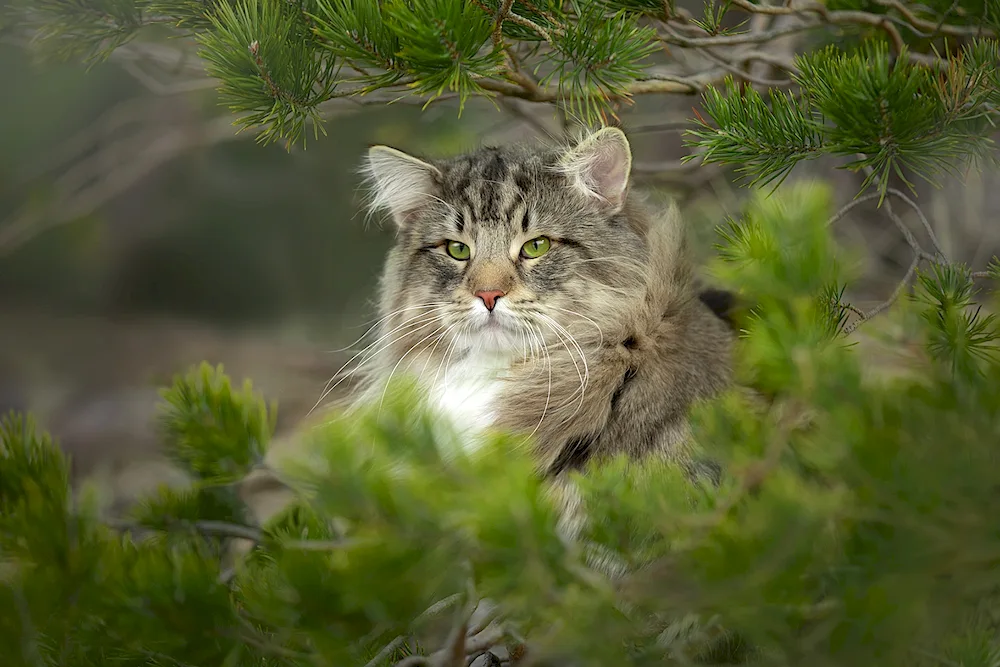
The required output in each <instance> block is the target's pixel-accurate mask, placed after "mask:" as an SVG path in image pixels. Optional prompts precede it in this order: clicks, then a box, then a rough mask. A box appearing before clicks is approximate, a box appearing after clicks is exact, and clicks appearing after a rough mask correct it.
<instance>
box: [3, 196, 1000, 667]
mask: <svg viewBox="0 0 1000 667" xmlns="http://www.w3.org/2000/svg"><path fill="white" fill-rule="evenodd" d="M830 204H831V197H830V193H829V191H828V190H827V189H825V188H822V187H819V186H817V185H811V184H806V185H800V186H797V187H795V188H790V189H784V188H783V189H779V190H778V192H777V194H776V196H772V197H767V196H764V195H763V194H761V195H759V196H758V197H756V198H755V199H754V200H753V201H752V202H751V203H750V204H749V206H748V208H747V210H746V212H745V214H744V215H743V216H742V218H741V219H740V220H738V221H737V220H733V221H730V222H729V223H728V224H727V225H726V226H724V227H723V228H722V229H721V230H720V232H721V234H720V259H719V260H718V262H717V263H716V264H715V265H714V266H713V267H712V269H713V272H714V274H715V276H716V278H717V279H718V280H719V281H720V282H722V283H723V284H726V285H728V286H730V287H734V288H738V289H744V290H746V291H748V292H751V293H753V294H754V295H755V302H756V304H757V306H756V308H755V309H754V311H753V313H752V314H751V315H750V316H749V317H748V318H746V320H745V321H744V322H743V323H742V326H743V329H744V335H743V336H742V337H741V340H740V343H739V351H738V354H737V358H738V359H739V373H740V377H741V378H742V379H743V380H744V382H745V383H748V384H750V385H752V386H754V387H756V388H757V390H758V395H757V396H756V397H755V396H752V395H750V394H748V393H746V392H743V391H736V390H734V391H732V392H730V393H727V394H726V395H723V396H721V397H719V399H717V400H715V401H711V402H708V403H706V404H704V405H702V406H700V407H699V408H698V410H697V411H696V414H695V415H694V422H693V427H694V434H695V441H696V442H697V443H699V445H701V446H702V448H703V449H704V450H705V453H707V454H710V455H711V456H712V457H713V458H714V459H716V460H717V461H719V462H720V463H722V464H723V468H724V471H725V473H724V475H723V478H722V481H721V483H720V484H719V486H718V487H710V486H701V485H694V484H693V483H692V482H691V481H690V480H689V478H688V476H687V475H686V474H685V473H684V471H683V470H681V469H679V468H678V467H677V466H676V465H675V464H673V463H669V462H644V463H641V464H639V463H636V462H630V461H626V460H623V459H621V460H612V461H609V462H605V463H604V464H601V465H597V466H595V467H593V468H592V469H591V470H588V471H587V472H586V473H585V474H578V475H575V476H574V477H573V478H571V480H570V481H572V484H573V489H574V493H575V494H576V497H577V499H578V501H579V506H578V507H579V510H578V512H577V513H576V514H571V515H564V514H563V508H564V505H563V504H562V503H561V502H560V501H559V499H558V498H559V496H558V494H557V493H553V492H554V491H556V489H553V488H551V487H550V485H549V483H548V482H545V481H543V480H541V479H539V477H538V476H537V474H536V471H535V467H534V463H533V461H532V460H531V457H530V455H529V452H530V449H528V448H526V447H525V446H524V442H523V441H522V439H521V438H518V437H513V436H505V435H503V434H496V435H495V437H493V438H492V439H491V441H490V442H488V443H486V444H485V445H484V446H483V447H482V448H481V449H479V450H477V451H475V452H466V451H465V450H463V449H462V448H461V447H456V444H457V442H456V437H455V435H454V434H453V433H450V432H449V431H448V430H447V427H446V426H445V425H443V424H442V423H441V422H440V420H439V419H437V416H436V415H431V414H426V413H423V412H420V411H415V410H414V409H413V408H412V406H413V405H415V404H416V401H414V400H413V399H414V397H413V396H412V393H411V392H412V391H415V390H414V389H413V388H412V387H409V386H407V385H403V386H401V387H400V388H399V389H398V391H392V392H389V394H388V395H387V397H386V400H385V403H384V404H383V405H381V406H378V405H373V406H372V407H371V408H370V409H369V410H367V411H363V412H360V413H357V414H353V415H351V416H350V417H348V416H346V415H344V416H337V417H334V418H332V419H331V420H330V421H328V422H327V423H324V424H322V425H320V426H318V427H316V428H314V429H312V430H310V431H308V432H307V433H306V434H305V435H304V438H305V440H304V442H303V443H302V450H301V451H300V452H299V454H298V455H297V456H296V457H294V458H292V459H290V462H289V463H288V464H287V465H286V466H284V467H283V470H282V478H283V479H285V480H286V481H287V482H288V484H289V485H290V487H291V489H292V491H293V494H292V496H293V500H292V501H291V503H290V504H289V505H288V506H287V507H285V508H284V509H283V510H282V511H280V512H278V513H277V514H276V515H274V516H273V517H271V518H270V519H268V520H267V522H266V523H264V524H263V525H258V524H257V523H256V521H255V519H254V517H253V516H251V515H250V513H249V511H248V510H247V508H246V507H244V506H243V505H242V501H241V500H240V498H239V496H238V495H237V494H236V493H235V492H234V488H235V487H234V485H233V484H232V482H233V481H234V480H236V479H237V478H239V477H241V476H242V475H245V474H246V473H247V472H248V471H249V469H250V467H251V466H252V465H253V464H254V463H256V462H258V461H260V460H261V457H262V456H263V454H265V453H266V446H267V442H268V435H269V433H270V424H271V423H272V419H273V411H269V410H268V409H267V408H266V406H265V405H264V403H263V401H262V400H261V399H260V398H259V397H257V396H255V395H254V394H253V392H252V391H251V389H250V388H249V387H247V388H246V389H245V390H244V391H243V392H234V391H233V390H232V389H231V387H230V385H229V382H228V380H227V379H226V378H225V376H224V375H223V373H222V370H221V369H212V368H210V367H208V366H203V367H202V368H200V369H196V370H195V371H193V372H192V373H191V374H190V375H188V376H186V377H183V378H178V379H177V380H176V381H175V383H174V385H173V387H172V388H170V389H168V390H167V391H166V392H165V393H164V412H163V416H162V419H163V426H164V428H163V429H162V434H163V439H164V446H165V447H166V448H167V450H168V451H170V452H172V453H173V455H174V457H175V459H176V460H177V461H178V462H179V463H181V464H182V465H183V466H184V467H185V468H186V469H187V470H188V471H189V472H190V473H191V474H192V479H193V481H192V483H191V485H190V487H188V488H181V489H173V490H160V491H158V492H157V493H155V494H154V495H152V496H151V497H149V498H147V499H145V500H143V501H141V502H140V503H139V505H138V506H137V507H136V508H134V509H133V510H131V511H130V513H129V515H128V516H127V517H126V518H125V519H124V520H123V519H115V520H108V519H105V518H104V517H101V516H99V515H97V514H96V513H95V512H94V511H93V509H92V506H91V503H89V502H87V501H86V494H83V495H80V494H71V493H70V491H69V488H68V480H67V462H66V461H65V459H64V458H63V456H62V455H61V454H60V453H59V451H58V449H57V448H56V447H55V445H54V444H53V443H52V442H51V440H49V439H48V438H47V436H44V435H42V434H39V433H38V432H36V431H35V429H34V427H33V425H32V424H31V422H30V421H28V420H25V419H22V418H20V417H16V416H11V417H8V418H7V419H6V420H4V421H3V422H2V426H0V436H2V441H0V442H2V446H0V510H2V512H0V645H3V646H4V647H5V648H7V653H6V654H5V664H10V665H13V666H15V667H16V666H17V665H33V666H36V665H67V664H71V665H74V666H77V665H79V666H81V667H86V666H87V665H107V664H123V665H141V664H162V665H196V664H206V665H207V664H212V665H215V664H219V665H260V666H263V665H289V666H291V665H295V666H298V665H316V664H324V665H326V664H335V665H359V666H360V665H365V664H372V665H389V664H393V663H394V662H395V661H398V660H402V659H403V657H404V656H405V655H408V654H411V653H414V652H416V653H417V654H427V653H432V652H435V651H437V650H438V649H454V650H456V651H458V653H459V654H460V655H464V654H465V653H466V652H469V653H471V654H472V655H474V654H475V652H476V651H477V650H482V648H478V649H477V648H476V645H477V643H478V644H480V645H481V646H482V647H483V648H485V647H488V646H491V645H492V646H495V645H497V644H507V645H509V646H511V647H516V646H517V645H519V644H521V643H522V642H523V643H526V644H527V646H528V653H527V654H526V655H528V656H530V657H531V658H532V659H533V660H536V661H539V662H535V663H532V664H567V663H570V664H574V665H582V666H589V665H593V666H594V667H597V666H601V667H604V666H606V665H653V664H656V665H663V664H667V665H722V664H756V665H768V666H771V665H774V666H778V665H830V666H833V667H837V666H843V667H848V666H852V667H853V666H854V665H871V664H879V665H887V666H892V665H900V666H903V665H906V666H907V667H910V666H912V665H917V666H923V665H928V666H929V665H936V664H940V663H941V661H954V663H955V664H963V665H968V666H969V667H973V666H975V667H978V666H983V667H986V666H987V665H991V664H993V662H992V661H993V660H994V658H995V656H996V655H997V653H998V651H1000V641H998V638H997V634H996V627H997V625H996V621H995V613H996V609H997V607H996V595H997V591H998V590H1000V568H998V565H1000V563H998V560H997V559H998V556H997V554H998V546H1000V545H998V543H997V533H996V528H995V525H994V524H995V517H996V516H997V514H998V513H1000V499H998V497H997V494H996V488H997V483H998V475H1000V472H998V471H1000V467H998V466H997V463H998V461H997V449H996V445H997V443H998V442H1000V423H998V421H997V419H996V415H997V414H998V412H1000V393H998V392H997V391H996V387H997V386H1000V384H998V383H1000V363H998V360H997V358H996V357H995V356H994V355H992V354H991V350H992V349H994V346H995V345H996V341H997V340H998V338H1000V331H998V330H997V327H996V323H995V320H994V319H993V317H992V316H990V315H986V314H983V313H981V312H979V311H978V310H977V306H975V305H974V299H975V297H976V292H975V289H974V288H973V286H972V275H971V274H970V272H969V271H967V270H966V269H965V268H964V267H954V266H946V265H934V266H932V267H931V269H930V270H929V271H927V272H924V273H921V274H920V281H919V282H920V285H919V289H918V291H917V294H916V296H915V298H913V299H912V300H910V301H909V302H907V303H906V304H904V305H902V307H901V308H900V309H899V310H898V312H895V313H890V314H889V316H890V317H895V316H900V317H902V318H904V320H905V321H906V322H908V323H909V326H908V327H907V329H906V330H907V332H908V333H907V338H906V340H901V341H899V344H900V345H908V346H920V347H922V349H924V350H925V352H926V354H925V355H924V361H925V363H924V364H923V365H921V366H919V367H916V368H913V369H911V372H910V373H909V374H908V375H906V376H902V377H900V376H893V375H885V376H883V375H881V374H880V373H879V372H878V369H875V368H872V367H871V365H870V361H869V360H868V359H867V358H866V357H864V356H863V355H862V354H861V353H860V352H859V351H858V350H857V348H856V347H854V346H851V345H849V344H847V343H848V341H847V340H845V338H844V336H843V335H842V334H841V332H840V326H839V325H840V323H841V322H842V317H843V311H842V309H840V308H839V307H837V306H836V304H839V303H840V301H841V299H842V295H843V288H844V285H845V284H848V283H849V282H850V281H851V279H852V276H851V275H850V272H849V271H846V270H845V265H846V262H845V261H844V260H843V258H842V257H841V254H842V253H841V252H840V251H839V250H838V249H837V248H836V247H835V245H834V244H833V242H832V240H831V238H830V236H829V229H828V225H827V221H828V219H829V217H830V214H831V205H830ZM831 302H836V304H835V305H834V306H831ZM564 490H565V489H564ZM570 526H576V528H575V529H572V530H571V529H570V528H569V527H570ZM234 542H243V543H249V544H251V547H250V549H249V551H245V552H241V551H236V550H234V548H233V546H234ZM480 598H488V599H490V600H492V601H493V602H494V603H495V604H496V611H497V613H498V614H499V618H500V620H501V625H499V626H497V625H494V626H489V627H492V628H494V630H496V631H494V630H490V629H487V630H483V631H482V632H478V630H479V629H478V628H476V629H471V630H470V634H472V635H473V636H472V637H470V638H469V639H468V642H467V643H466V644H464V645H463V644H462V643H461V642H459V643H457V644H456V642H455V637H456V635H455V631H456V630H459V631H460V630H461V629H463V628H464V627H465V625H466V623H467V622H468V619H469V614H470V613H471V610H472V608H473V607H474V606H475V603H476V602H477V601H478V600H479V599H480ZM457 636H459V637H461V632H459V634H458V635H457ZM456 647H457V648H456ZM514 652H515V654H519V652H518V651H517V650H515V651H514ZM440 660H441V658H440V657H438V658H435V661H437V662H436V663H435V664H449V665H450V664H465V658H464V657H462V658H460V662H441V661H440ZM409 664H413V662H412V660H411V661H410V663H409Z"/></svg>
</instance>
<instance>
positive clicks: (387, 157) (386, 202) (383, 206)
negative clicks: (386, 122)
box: [361, 146, 441, 227]
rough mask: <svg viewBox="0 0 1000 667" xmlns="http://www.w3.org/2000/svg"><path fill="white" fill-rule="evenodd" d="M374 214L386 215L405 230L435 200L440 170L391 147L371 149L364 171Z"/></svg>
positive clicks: (370, 207)
mask: <svg viewBox="0 0 1000 667" xmlns="http://www.w3.org/2000/svg"><path fill="white" fill-rule="evenodd" d="M361 171H362V173H363V174H364V176H365V179H366V180H367V181H368V184H369V188H370V193H369V201H368V208H369V210H370V211H371V212H375V211H380V210H381V211H387V212H388V213H389V214H390V215H391V216H392V218H393V220H394V221H395V222H396V225H398V226H399V227H404V226H405V225H406V224H407V223H408V222H409V220H410V218H412V217H413V214H414V213H416V212H417V211H419V210H420V209H421V208H423V207H425V206H427V205H429V204H431V203H432V202H433V201H434V200H435V199H436V194H435V192H436V190H437V178H438V177H439V176H440V175H441V172H440V171H438V169H437V167H435V166H434V165H431V164H428V163H426V162H424V161H423V160H419V159H417V158H415V157H413V156H412V155H407V154H406V153H404V152H402V151H398V150H396V149H395V148H389V147H388V146H372V147H371V148H370V149H368V156H367V159H366V160H365V164H364V166H363V167H362V170H361Z"/></svg>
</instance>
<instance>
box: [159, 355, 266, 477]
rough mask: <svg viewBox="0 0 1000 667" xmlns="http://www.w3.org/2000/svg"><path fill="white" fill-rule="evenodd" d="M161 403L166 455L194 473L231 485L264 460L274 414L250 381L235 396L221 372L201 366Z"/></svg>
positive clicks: (166, 391) (175, 386) (179, 382)
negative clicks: (166, 445) (230, 483)
mask: <svg viewBox="0 0 1000 667" xmlns="http://www.w3.org/2000/svg"><path fill="white" fill-rule="evenodd" d="M163 400H164V409H163V414H162V417H161V421H162V425H163V429H164V431H165V433H166V436H167V438H168V441H169V443H170V447H169V448H168V450H167V451H168V452H169V454H170V456H171V457H173V458H174V460H175V461H177V463H179V464H180V465H181V466H182V467H183V468H184V469H185V470H187V471H189V472H190V473H191V474H193V475H195V476H196V477H198V478H200V479H203V480H212V481H223V482H232V481H236V480H239V479H242V478H243V477H245V476H246V475H247V473H248V472H249V471H250V469H251V468H252V467H253V466H255V465H257V464H258V463H260V462H261V461H262V460H263V457H264V454H265V452H266V450H267V444H268V441H269V440H270V437H271V433H272V432H273V430H274V420H275V418H276V411H275V409H274V408H273V407H272V408H271V409H270V410H268V409H267V408H266V407H265V406H264V405H263V403H262V402H261V400H260V398H259V397H257V396H256V395H255V394H254V392H253V387H252V386H251V385H250V383H249V382H248V383H246V384H244V386H243V390H242V391H241V392H234V391H233V388H232V386H231V385H230V383H229V378H227V377H226V376H225V375H224V374H223V373H222V369H221V367H220V368H212V367H211V366H209V365H208V364H203V365H202V366H201V367H200V368H198V369H196V370H193V371H191V372H190V373H189V374H188V375H187V376H186V377H179V378H177V379H176V380H175V381H174V384H173V386H172V387H170V388H169V389H167V390H165V391H164V392H163Z"/></svg>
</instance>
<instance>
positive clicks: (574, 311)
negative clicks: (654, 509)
mask: <svg viewBox="0 0 1000 667" xmlns="http://www.w3.org/2000/svg"><path fill="white" fill-rule="evenodd" d="M630 165H631V155H630V151H629V146H628V143H627V141H626V139H625V137H624V135H623V134H622V133H621V132H619V131H618V130H613V129H606V130H602V131H600V132H597V133H595V134H593V135H591V136H589V137H587V138H585V139H584V140H582V141H581V142H579V143H577V144H576V145H575V146H572V147H570V148H563V149H558V148H555V149H554V148H538V147H534V148H532V147H511V148H505V149H496V148H484V149H481V150H479V151H475V152H473V153H469V154H466V155H462V156H459V157H457V158H453V159H450V160H443V161H435V162H433V163H430V162H425V161H421V160H418V159H416V158H413V157H410V156H408V155H405V154H403V153H400V152H398V151H395V150H393V149H388V148H385V147H375V148H373V149H372V150H371V152H370V154H369V163H368V173H369V175H370V177H371V180H372V184H373V208H374V209H384V210H386V211H388V212H389V213H390V214H391V216H392V217H393V219H394V220H395V222H396V223H397V228H398V235H397V243H396V245H395V247H393V249H392V250H391V251H390V253H389V256H388V259H387V261H386V265H385V270H384V273H383V276H382V281H381V285H380V288H381V303H380V310H381V313H380V314H381V316H382V319H381V322H380V325H379V330H378V336H377V341H378V342H377V344H376V345H375V346H373V348H372V349H373V350H374V352H371V353H370V354H369V355H368V356H367V357H366V359H365V362H366V363H365V364H364V365H363V366H364V370H365V372H366V374H367V377H366V383H367V390H366V391H365V393H364V395H363V398H362V402H370V401H373V400H378V399H379V397H380V396H381V395H382V394H383V393H384V391H385V390H386V387H387V386H388V383H389V382H390V380H391V379H392V378H394V377H402V376H405V375H410V376H416V377H417V378H418V381H419V382H420V384H421V387H422V389H423V392H424V395H425V396H426V398H427V400H428V402H429V404H431V405H432V406H433V407H435V408H437V409H438V410H439V411H440V412H441V413H442V414H443V415H446V416H449V417H450V418H451V421H452V422H453V423H454V425H455V426H457V427H458V428H459V429H460V430H461V431H462V433H461V440H462V442H463V443H465V444H467V445H468V446H475V445H476V443H477V442H478V441H479V438H478V434H480V433H482V432H483V431H484V430H485V429H488V428H491V427H496V428H501V429H505V430H510V431H515V432H520V433H524V434H525V435H529V434H530V435H531V436H532V440H533V441H534V442H535V443H536V447H537V455H538V460H539V464H540V466H541V467H543V468H544V469H546V470H547V471H548V472H550V473H552V474H558V473H559V472H561V471H563V470H566V469H569V468H575V467H579V466H580V465H581V464H583V463H585V462H586V461H588V460H590V459H591V458H594V457H604V456H610V455H614V454H617V453H627V454H629V455H631V456H635V457H641V456H644V455H647V454H665V455H674V454H676V453H678V452H679V451H680V450H681V449H682V448H683V444H684V442H685V440H686V434H687V426H686V424H687V413H688V410H689V408H690V407H691V405H692V403H694V402H695V401H697V400H699V399H702V398H707V397H710V396H712V395H714V394H716V393H718V392H719V391H721V390H722V389H723V388H725V387H726V385H727V383H728V382H729V371H730V359H729V356H730V346H731V343H732V332H731V329H730V327H729V325H728V324H727V323H726V322H725V321H724V315H725V313H724V311H725V310H726V308H727V307H728V304H726V303H725V299H724V298H720V295H719V294H717V293H713V292H710V291H702V290H700V289H699V287H698V285H697V283H696V281H695V278H694V276H693V274H692V270H691V266H690V264H689V262H688V260H687V256H686V252H685V245H684V234H683V229H682V227H681V222H680V220H679V215H678V212H677V210H676V208H673V207H671V208H670V209H669V210H667V211H666V212H665V213H663V214H662V215H656V216H651V215H649V213H647V212H646V211H645V209H644V208H643V207H642V206H641V205H640V203H639V202H638V201H637V199H638V198H637V196H636V195H635V194H634V193H630V192H629V187H628V177H629V169H630Z"/></svg>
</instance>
